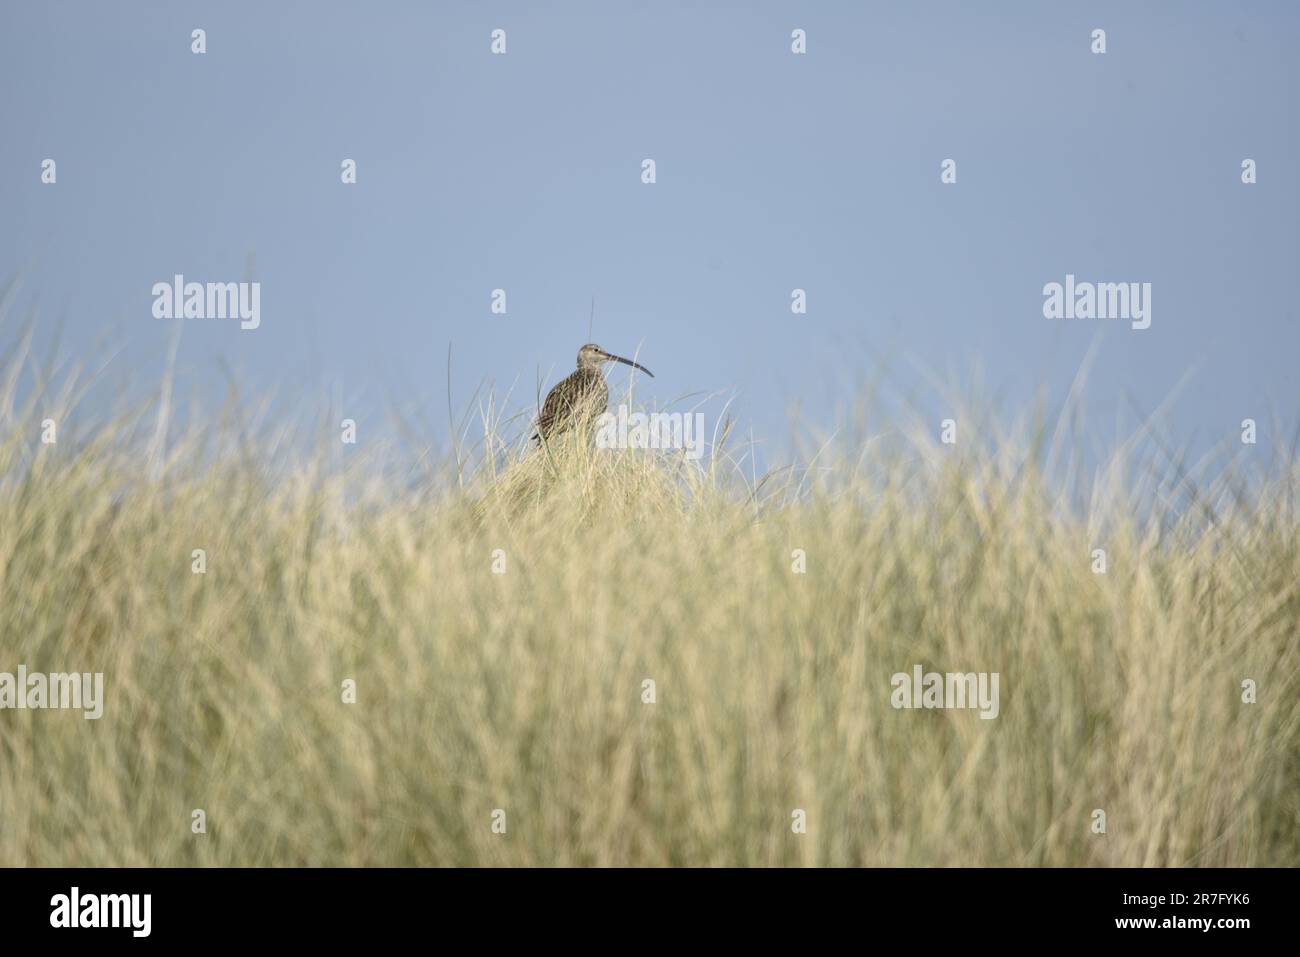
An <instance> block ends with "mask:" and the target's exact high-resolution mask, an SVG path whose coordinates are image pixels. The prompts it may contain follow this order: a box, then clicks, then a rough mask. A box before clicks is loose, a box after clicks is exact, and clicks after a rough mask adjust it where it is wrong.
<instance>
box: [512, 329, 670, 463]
mask: <svg viewBox="0 0 1300 957" xmlns="http://www.w3.org/2000/svg"><path fill="white" fill-rule="evenodd" d="M606 362H621V363H623V364H624V365H628V366H631V367H632V368H634V369H640V370H641V371H642V372H644V373H645V374H646V375H648V376H650V378H652V379H653V378H654V373H653V372H651V371H650V370H649V369H647V368H646V367H645V366H643V365H641V364H640V363H638V362H633V361H632V360H631V359H624V358H623V357H622V356H616V355H614V354H613V353H610V352H606V351H605V350H604V349H602V348H601V347H600V346H598V345H596V344H595V343H594V342H588V343H587V344H586V345H585V346H583V347H582V348H581V349H579V350H578V370H577V371H576V372H574V373H572V374H571V375H569V376H567V377H566V378H564V379H561V380H560V381H559V382H557V383H556V384H555V387H554V388H553V389H551V391H550V392H548V393H547V394H546V401H545V402H543V403H542V414H541V415H539V416H538V417H537V431H536V432H535V433H534V434H533V438H534V439H535V440H537V441H538V442H539V443H540V442H541V441H542V440H544V439H550V438H551V437H552V436H555V435H559V434H560V433H561V432H564V431H566V430H567V429H569V428H571V427H572V426H573V425H574V424H576V423H577V422H579V421H580V420H582V419H592V418H594V417H596V416H598V415H600V414H601V413H602V412H604V411H605V409H606V408H607V407H608V406H609V386H607V385H605V375H604V373H603V372H601V368H600V367H601V365H603V364H604V363H606Z"/></svg>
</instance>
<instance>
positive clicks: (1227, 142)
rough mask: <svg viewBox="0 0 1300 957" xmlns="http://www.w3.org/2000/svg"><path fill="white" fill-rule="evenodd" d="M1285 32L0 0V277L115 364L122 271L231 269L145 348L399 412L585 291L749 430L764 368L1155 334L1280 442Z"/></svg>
mask: <svg viewBox="0 0 1300 957" xmlns="http://www.w3.org/2000/svg"><path fill="white" fill-rule="evenodd" d="M196 27H201V28H203V29H204V30H206V32H207V48H208V52H207V53H206V54H203V55H195V54H193V53H192V52H191V50H190V45H191V40H190V34H191V31H192V30H193V29H194V28H196ZM497 28H500V29H504V30H505V31H506V37H507V50H508V52H507V53H506V54H505V55H504V56H494V55H493V54H492V53H491V51H490V48H489V47H490V34H491V31H492V30H493V29H497ZM795 28H802V29H804V30H806V32H807V38H808V39H807V44H808V52H807V54H805V55H802V56H796V55H794V54H792V53H791V50H790V43H791V40H790V33H791V30H793V29H795ZM1094 28H1102V29H1104V30H1105V31H1106V35H1107V52H1106V53H1105V54H1104V55H1096V54H1093V53H1092V52H1091V51H1090V42H1091V41H1090V33H1091V31H1092V30H1093V29H1094ZM1297 48H1300V6H1297V5H1296V4H1293V3H1251V4H1230V3H1214V4H1207V3H1143V2H1123V3H1113V4H1107V3H1087V4H1083V3H1077V4H1075V3H1008V2H999V3H996V4H957V3H901V2H897V3H890V2H882V3H865V2H862V3H848V2H844V3H818V4H808V3H804V4H796V3H673V2H662V0H660V2H653V3H650V2H646V3H611V2H599V3H598V2H591V3H584V2H556V3H536V2H518V3H485V2H463V3H436V4H435V3H395V2H377V3H370V4H342V3H336V2H328V0H324V2H314V3H306V2H303V3H251V2H250V3H244V2H236V3H220V4H216V3H184V2H179V3H178V2H171V0H169V2H151V3H102V2H62V3H56V4H51V3H45V2H33V0H6V2H5V3H4V4H3V6H0V87H2V89H3V92H4V95H3V96H2V97H0V216H2V217H3V223H4V228H3V229H2V230H0V277H3V278H8V277H9V276H11V275H13V274H15V273H18V274H21V276H22V284H23V285H22V292H21V295H20V298H19V304H20V307H21V308H20V310H19V315H21V316H25V315H29V314H34V315H36V317H37V320H38V322H39V324H40V328H41V336H42V337H44V338H45V339H47V340H48V339H49V338H50V337H52V335H53V330H54V327H55V324H56V323H59V322H62V340H61V343H62V348H63V350H64V351H65V352H66V353H68V354H70V355H72V356H74V357H80V358H84V359H86V360H87V361H90V362H92V363H93V362H95V361H102V359H103V358H104V357H106V356H107V355H109V354H111V353H112V352H113V351H114V350H115V349H118V348H120V349H121V351H120V352H118V353H117V354H116V357H115V358H114V359H113V362H112V366H111V369H110V377H111V376H114V375H116V376H129V377H130V379H131V381H132V382H133V383H135V387H137V388H147V387H150V386H151V385H154V384H156V382H157V380H158V376H159V372H160V370H161V368H162V365H163V360H164V357H165V355H166V351H167V346H168V342H169V340H170V337H171V335H172V334H173V332H174V326H175V323H176V322H177V321H180V320H172V321H168V320H157V319H154V318H153V316H152V314H151V306H152V297H151V294H150V289H151V287H152V285H153V284H154V283H155V282H159V281H169V280H170V278H171V276H172V275H173V274H175V273H182V274H184V275H185V276H186V277H187V279H193V280H197V281H223V282H224V281H237V280H240V279H246V278H250V277H252V278H255V279H256V280H258V281H259V282H260V283H261V285H262V290H261V291H262V302H261V309H262V318H261V326H260V328H258V329H257V330H255V331H240V330H239V329H238V327H237V326H236V325H233V324H229V323H203V322H197V321H188V322H186V324H185V327H184V331H183V337H182V340H181V344H180V349H179V358H178V368H179V373H180V375H179V379H180V383H181V388H182V389H183V390H185V389H197V390H199V394H201V395H210V396H212V398H213V402H214V404H215V398H216V396H217V395H218V394H219V393H218V392H217V386H218V383H220V381H221V379H220V374H219V371H218V370H219V366H218V360H219V359H221V360H224V361H226V362H227V363H229V365H230V366H231V367H233V368H234V369H235V370H237V372H238V374H239V375H240V377H241V379H242V380H243V381H244V382H245V383H246V384H247V385H248V386H249V387H250V388H251V389H252V390H253V391H258V390H263V389H275V390H277V394H278V395H279V396H280V397H281V399H282V401H287V402H291V403H293V405H294V406H295V407H296V408H299V409H302V410H308V409H311V408H315V407H318V406H319V405H320V404H321V402H322V401H323V398H322V397H323V396H327V395H329V396H338V397H340V398H341V399H342V401H343V405H344V407H345V409H346V410H347V412H348V413H349V414H354V415H356V417H357V418H358V419H359V420H361V421H366V420H367V417H370V416H376V417H377V416H380V415H382V414H383V411H384V410H385V409H387V408H389V407H390V405H394V404H395V405H397V406H399V407H401V408H404V409H419V410H422V411H423V414H424V416H425V418H426V419H427V420H428V421H429V422H431V423H433V427H434V428H438V427H440V426H439V424H440V423H443V422H445V421H446V390H447V381H446V371H445V370H446V362H447V350H448V345H449V343H450V344H451V345H452V347H453V373H452V387H453V394H454V396H455V398H456V401H457V404H460V403H462V402H464V401H467V400H468V398H469V395H470V393H471V392H472V391H473V389H474V388H475V387H476V386H477V385H478V384H479V383H480V382H488V383H495V384H496V385H497V386H498V387H499V388H501V389H504V388H508V387H509V386H510V385H511V384H512V383H517V384H516V387H515V388H516V393H515V401H516V403H517V404H519V405H522V404H524V403H526V402H531V401H532V400H533V398H534V395H535V391H536V388H537V377H538V375H539V372H540V374H541V375H542V377H543V388H545V387H549V385H551V384H552V383H554V382H555V381H556V380H557V379H558V378H559V377H560V376H562V375H564V374H567V373H568V372H569V371H570V370H571V368H572V366H573V362H574V355H575V353H576V351H577V347H578V346H579V345H581V344H582V343H583V342H584V341H586V340H587V324H588V312H589V309H590V302H591V298H592V297H593V296H594V297H595V299H596V317H595V331H594V334H593V336H592V338H593V339H594V340H595V341H596V342H599V343H600V344H601V345H603V346H604V347H606V348H607V349H610V350H611V351H615V352H620V353H623V354H630V353H632V352H633V351H637V350H639V355H640V358H641V361H643V362H644V363H645V364H646V365H647V366H649V367H650V368H651V369H652V370H654V372H655V374H656V378H655V379H653V380H646V381H644V382H641V383H639V384H638V392H639V394H640V395H642V396H643V397H646V398H648V399H651V400H655V401H658V402H659V403H661V404H662V403H667V402H669V401H671V400H673V399H674V398H676V397H678V396H681V395H684V394H686V393H691V392H697V391H715V390H721V391H726V392H728V393H732V392H734V393H735V394H736V402H735V404H734V406H733V409H734V411H735V412H736V413H737V414H738V415H739V417H740V419H741V421H742V423H745V424H751V423H752V425H753V428H754V431H755V433H756V434H758V435H766V436H780V435H782V434H783V433H784V432H785V431H786V428H787V425H786V413H787V410H788V409H789V408H790V407H791V406H793V405H798V406H799V408H800V409H801V411H802V414H803V415H804V416H805V417H806V418H807V419H809V420H810V421H811V422H814V423H818V424H823V425H828V424H830V423H832V422H833V421H834V420H835V417H836V415H837V411H838V410H839V409H841V408H842V407H843V406H845V405H846V404H847V403H849V402H850V401H851V400H852V399H853V397H854V396H855V394H856V393H857V392H858V391H859V386H860V381H861V378H862V376H863V375H864V373H868V372H870V371H871V370H872V369H874V368H877V367H879V366H884V367H885V368H886V369H887V370H888V379H889V382H890V383H891V387H892V388H896V389H897V390H899V391H901V392H902V393H904V394H908V395H912V396H914V397H915V398H917V400H918V401H920V402H922V403H923V404H924V405H925V406H926V407H927V408H931V407H932V408H933V409H934V410H935V412H936V414H938V413H939V412H941V411H942V410H943V408H944V406H943V403H942V402H935V400H934V399H933V397H932V396H931V395H930V392H929V390H930V389H931V386H930V385H929V383H928V381H927V379H926V378H925V377H924V376H923V375H922V374H921V373H920V372H919V371H918V369H919V368H928V369H931V370H934V371H935V372H936V373H938V374H939V375H940V376H941V378H942V377H946V376H948V375H949V374H953V375H954V376H956V377H957V378H959V379H963V380H964V379H965V378H966V377H967V376H968V374H969V372H970V370H971V369H972V368H974V367H975V366H976V365H978V366H979V367H981V368H982V369H983V378H984V381H985V382H986V383H987V385H988V386H989V388H990V389H991V390H992V391H995V392H996V393H997V394H998V395H999V396H1000V397H1001V399H1002V401H1003V403H1004V405H1005V406H1006V407H1008V408H1010V409H1011V410H1013V411H1014V410H1016V409H1017V408H1022V407H1023V406H1024V404H1025V402H1027V400H1028V398H1029V397H1030V396H1031V395H1032V394H1033V393H1034V391H1035V390H1036V389H1037V388H1038V387H1039V386H1040V385H1044V386H1046V388H1047V389H1048V391H1049V394H1050V395H1052V396H1054V397H1057V398H1059V397H1060V396H1062V395H1063V394H1064V392H1065V390H1066V389H1067V388H1068V387H1069V384H1070V381H1071V380H1072V378H1073V376H1074V374H1075V372H1076V370H1077V369H1078V367H1079V364H1080V362H1081V361H1082V360H1083V357H1084V355H1085V354H1086V353H1087V351H1088V349H1089V347H1090V346H1093V345H1094V344H1095V345H1096V347H1097V350H1098V351H1097V355H1096V359H1095V362H1094V365H1093V369H1092V374H1091V376H1090V380H1089V390H1088V395H1087V399H1086V401H1085V404H1084V413H1085V416H1086V417H1087V418H1088V419H1089V421H1091V422H1093V423H1096V424H1097V425H1099V426H1102V427H1104V428H1111V427H1113V424H1114V422H1115V421H1116V416H1117V415H1127V416H1128V417H1129V420H1130V424H1131V420H1132V418H1133V413H1132V411H1131V410H1146V411H1150V410H1152V409H1154V408H1156V407H1157V406H1158V405H1160V403H1161V402H1162V401H1164V400H1165V399H1166V398H1167V397H1169V396H1170V395H1171V393H1173V391H1174V389H1175V387H1176V386H1177V384H1178V383H1179V382H1180V381H1181V380H1182V379H1183V378H1184V376H1185V375H1186V374H1188V373H1189V372H1190V373H1191V374H1192V377H1191V378H1190V380H1188V384H1187V386H1186V387H1185V388H1184V389H1183V391H1181V392H1179V393H1178V394H1177V396H1176V397H1175V399H1174V401H1173V402H1172V403H1171V404H1170V407H1169V410H1168V420H1167V421H1168V429H1169V432H1170V433H1171V434H1172V435H1173V436H1174V437H1175V438H1176V439H1178V440H1186V441H1190V440H1192V439H1193V438H1194V437H1195V438H1198V440H1202V441H1207V442H1209V441H1217V440H1221V439H1222V438H1223V437H1225V436H1226V437H1229V438H1231V437H1232V436H1234V435H1235V434H1236V431H1237V429H1238V426H1239V423H1240V421H1241V419H1243V418H1245V417H1247V416H1250V417H1254V418H1257V419H1258V420H1259V421H1260V422H1261V424H1264V423H1266V422H1268V421H1269V420H1270V416H1271V415H1272V414H1273V413H1274V412H1276V413H1277V414H1278V415H1280V416H1281V417H1282V423H1283V425H1284V426H1286V427H1288V434H1287V435H1286V436H1285V441H1289V438H1290V435H1289V429H1293V428H1294V427H1295V425H1296V421H1297V414H1300V402H1297V397H1296V390H1295V387H1294V384H1293V383H1294V369H1295V363H1296V356H1297V354H1298V353H1300V350H1298V349H1297V346H1298V345H1300V315H1298V314H1297V313H1298V310H1297V306H1296V294H1295V275H1296V265H1297V262H1298V261H1300V194H1298V193H1297V182H1296V180H1297V177H1296V162H1297V157H1300V142H1298V141H1297V115H1298V113H1297V109H1296V107H1297V104H1296V92H1297V89H1298V88H1300V85H1298V84H1297V79H1298V76H1297V73H1298V72H1300V67H1297V61H1298V59H1300V58H1297V57H1296V56H1295V50H1296V49H1297ZM47 157H48V158H54V159H55V160H56V162H57V164H58V165H57V172H58V181H57V183H56V184H55V185H52V186H51V185H45V184H42V183H41V182H40V165H41V162H42V160H43V159H45V158H47ZM345 158H352V159H355V160H356V162H357V164H358V182H357V183H356V184H355V185H344V184H342V183H341V182H340V175H339V174H340V163H341V162H342V160H343V159H345ZM645 158H653V159H654V160H655V162H656V164H657V177H658V181H657V182H656V183H655V184H654V185H645V184H643V183H642V182H641V163H642V160H643V159H645ZM947 158H952V159H954V160H955V161H956V163H957V182H956V184H954V185H944V184H942V183H941V182H940V177H939V172H940V163H941V162H942V161H943V160H944V159H947ZM1244 158H1252V159H1254V160H1255V161H1256V163H1257V164H1258V182H1257V183H1256V184H1254V185H1249V186H1247V185H1243V184H1242V183H1241V179H1240V172H1241V162H1242V160H1243V159H1244ZM1067 273H1072V274H1074V275H1076V276H1077V277H1078V278H1079V279H1080V280H1092V281H1111V282H1149V283H1151V284H1152V325H1151V328H1150V329H1147V330H1144V331H1134V330H1131V329H1130V328H1129V326H1128V324H1127V323H1122V322H1107V321H1103V320H1075V321H1061V320H1049V319H1046V318H1044V316H1043V313H1042V304H1043V294H1042V287H1043V285H1044V284H1045V283H1048V282H1053V281H1056V282H1061V281H1063V280H1064V277H1065V275H1066V274H1067ZM494 288H503V289H505V290H506V293H507V303H508V313H507V315H505V316H498V315H493V314H491V312H490V311H489V304H490V295H491V291H492V290H493V289H494ZM794 288H803V289H806V290H807V295H808V313H807V314H806V315H794V314H792V313H791V311H790V296H791V290H792V289H794ZM12 335H13V330H12V329H0V343H4V344H5V346H6V347H7V346H8V344H9V343H10V342H11V341H12ZM624 371H625V370H622V369H621V367H620V368H619V371H618V372H616V373H614V375H613V376H612V378H613V380H614V381H615V382H616V383H617V382H621V381H622V379H623V372H624ZM954 381H955V380H954ZM715 408H716V406H715ZM936 428H937V422H936ZM1275 438H1278V437H1277V436H1275V435H1274V434H1272V433H1269V432H1268V430H1265V431H1264V432H1263V433H1262V434H1261V437H1260V448H1261V451H1262V450H1265V449H1267V448H1268V447H1269V446H1270V443H1272V442H1273V440H1274V439H1275Z"/></svg>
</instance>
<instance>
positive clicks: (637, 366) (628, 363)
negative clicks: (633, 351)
mask: <svg viewBox="0 0 1300 957" xmlns="http://www.w3.org/2000/svg"><path fill="white" fill-rule="evenodd" d="M605 358H606V359H613V360H614V361H615V362H621V363H623V365H625V366H631V367H632V368H633V369H640V370H641V371H642V372H644V373H645V374H646V375H648V376H649V377H650V378H652V379H653V378H654V377H655V374H654V373H653V372H651V371H650V370H649V369H647V368H646V367H645V366H643V365H641V363H639V362H633V361H632V360H631V359H624V358H623V357H622V356H616V355H614V354H613V353H612V352H606V353H605Z"/></svg>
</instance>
